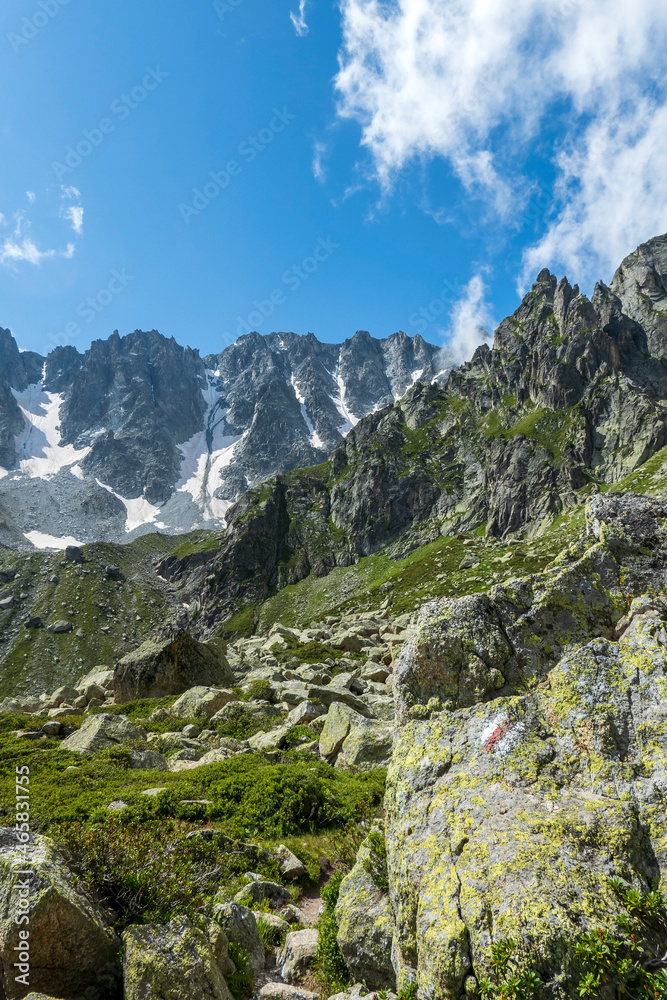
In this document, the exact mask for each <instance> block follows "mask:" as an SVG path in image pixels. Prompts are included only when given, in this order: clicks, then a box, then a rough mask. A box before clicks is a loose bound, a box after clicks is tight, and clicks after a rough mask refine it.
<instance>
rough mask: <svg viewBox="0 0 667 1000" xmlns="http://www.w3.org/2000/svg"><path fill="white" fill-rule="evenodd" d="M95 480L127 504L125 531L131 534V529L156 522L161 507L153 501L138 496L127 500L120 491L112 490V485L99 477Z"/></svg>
mask: <svg viewBox="0 0 667 1000" xmlns="http://www.w3.org/2000/svg"><path fill="white" fill-rule="evenodd" d="M95 482H96V483H97V485H98V486H101V487H102V489H103V490H106V491H107V493H111V495H112V496H115V497H116V499H117V500H120V502H121V503H122V504H123V505H124V506H125V510H126V513H127V517H126V520H125V531H126V532H127V533H128V534H129V533H130V532H131V531H135V530H136V529H137V528H141V527H143V525H145V524H155V519H156V517H157V516H158V514H159V513H160V508H159V507H154V506H153V504H152V503H149V502H148V500H146V498H145V497H137V498H136V499H135V500H126V499H125V497H122V496H121V495H120V493H116V491H115V490H112V489H111V487H110V486H107V485H106V483H101V482H100V480H99V479H96V480H95Z"/></svg>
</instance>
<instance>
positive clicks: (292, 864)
mask: <svg viewBox="0 0 667 1000" xmlns="http://www.w3.org/2000/svg"><path fill="white" fill-rule="evenodd" d="M276 854H277V855H278V858H279V859H280V873H281V875H282V876H283V878H285V879H287V881H288V882H289V881H291V880H292V879H296V878H301V877H302V875H305V874H306V868H305V865H304V864H303V862H301V861H299V859H298V858H297V856H296V854H292V852H291V851H290V849H289V848H288V847H285V845H284V844H281V845H280V846H279V847H278V848H276Z"/></svg>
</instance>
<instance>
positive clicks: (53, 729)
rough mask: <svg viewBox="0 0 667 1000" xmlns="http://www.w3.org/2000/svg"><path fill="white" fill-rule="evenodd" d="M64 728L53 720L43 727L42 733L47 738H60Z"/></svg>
mask: <svg viewBox="0 0 667 1000" xmlns="http://www.w3.org/2000/svg"><path fill="white" fill-rule="evenodd" d="M62 728H63V727H62V725H61V724H60V723H59V722H57V721H56V720H55V719H53V720H51V721H49V722H45V723H44V725H43V726H42V732H43V733H44V735H45V736H58V735H59V733H60V731H61V729H62Z"/></svg>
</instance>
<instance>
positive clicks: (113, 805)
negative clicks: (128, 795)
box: [107, 799, 127, 813]
mask: <svg viewBox="0 0 667 1000" xmlns="http://www.w3.org/2000/svg"><path fill="white" fill-rule="evenodd" d="M123 809H127V802H123V800H122V799H114V801H113V802H110V803H109V805H108V806H107V812H111V813H119V812H122V811H123Z"/></svg>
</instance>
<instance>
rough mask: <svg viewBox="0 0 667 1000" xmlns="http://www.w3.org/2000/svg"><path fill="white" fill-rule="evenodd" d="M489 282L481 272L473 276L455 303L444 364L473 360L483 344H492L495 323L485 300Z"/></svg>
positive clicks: (443, 355) (447, 337)
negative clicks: (477, 349) (476, 350)
mask: <svg viewBox="0 0 667 1000" xmlns="http://www.w3.org/2000/svg"><path fill="white" fill-rule="evenodd" d="M486 291H487V288H486V285H485V283H484V279H483V278H482V276H481V274H476V275H475V276H474V277H473V278H471V279H470V281H469V282H468V284H467V285H466V286H465V288H464V289H463V295H462V296H461V298H460V299H459V300H458V302H455V303H454V305H453V307H452V312H451V321H450V328H449V330H448V332H447V333H446V335H445V337H446V340H445V346H444V348H443V354H442V358H443V365H442V367H443V368H444V367H448V365H450V364H451V363H452V361H453V362H454V364H456V365H461V364H463V363H464V362H465V361H470V359H471V357H472V356H473V354H474V353H475V349H476V348H477V347H479V346H480V344H488V345H489V346H491V344H492V341H493V335H492V333H490V331H491V330H493V329H495V326H496V323H495V320H494V319H493V315H492V312H491V307H490V305H489V304H488V302H487V301H486Z"/></svg>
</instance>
